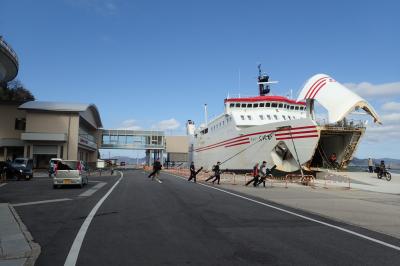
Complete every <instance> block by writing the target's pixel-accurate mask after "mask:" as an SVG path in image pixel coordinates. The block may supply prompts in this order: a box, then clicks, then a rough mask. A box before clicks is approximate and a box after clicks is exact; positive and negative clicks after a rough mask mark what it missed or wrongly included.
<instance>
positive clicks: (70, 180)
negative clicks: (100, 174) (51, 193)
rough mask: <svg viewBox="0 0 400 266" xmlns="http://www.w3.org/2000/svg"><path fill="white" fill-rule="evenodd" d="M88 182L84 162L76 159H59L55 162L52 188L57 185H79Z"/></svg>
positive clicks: (81, 185)
mask: <svg viewBox="0 0 400 266" xmlns="http://www.w3.org/2000/svg"><path fill="white" fill-rule="evenodd" d="M88 183H89V179H88V173H87V171H86V167H85V164H84V163H83V162H82V161H76V160H61V161H58V162H57V166H56V168H55V173H54V175H53V188H57V187H59V186H72V185H75V186H79V187H80V188H82V187H83V186H84V185H87V184H88Z"/></svg>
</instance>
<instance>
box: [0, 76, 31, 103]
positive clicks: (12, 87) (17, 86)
mask: <svg viewBox="0 0 400 266" xmlns="http://www.w3.org/2000/svg"><path fill="white" fill-rule="evenodd" d="M0 100H1V101H15V102H27V101H34V100H35V96H33V94H32V93H31V92H30V91H29V90H28V89H26V88H25V86H24V85H23V84H22V83H21V82H20V81H19V80H18V79H14V80H12V81H10V82H8V83H6V84H0Z"/></svg>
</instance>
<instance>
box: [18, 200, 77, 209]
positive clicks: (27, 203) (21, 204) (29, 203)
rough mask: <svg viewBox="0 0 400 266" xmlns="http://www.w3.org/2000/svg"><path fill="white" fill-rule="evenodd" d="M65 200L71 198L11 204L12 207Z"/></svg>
mask: <svg viewBox="0 0 400 266" xmlns="http://www.w3.org/2000/svg"><path fill="white" fill-rule="evenodd" d="M67 200H72V199H69V198H63V199H52V200H41V201H31V202H23V203H15V204H11V205H12V206H13V207H18V206H27V205H36V204H45V203H53V202H60V201H67Z"/></svg>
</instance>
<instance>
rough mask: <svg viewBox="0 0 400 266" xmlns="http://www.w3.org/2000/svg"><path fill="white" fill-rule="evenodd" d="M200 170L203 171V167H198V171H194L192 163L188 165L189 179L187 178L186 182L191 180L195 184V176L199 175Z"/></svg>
mask: <svg viewBox="0 0 400 266" xmlns="http://www.w3.org/2000/svg"><path fill="white" fill-rule="evenodd" d="M201 170H203V167H200V169H199V170H197V171H196V168H195V167H194V163H193V162H192V163H191V164H190V177H189V179H188V181H190V180H192V179H193V181H194V182H195V183H196V176H197V174H198V173H200V171H201Z"/></svg>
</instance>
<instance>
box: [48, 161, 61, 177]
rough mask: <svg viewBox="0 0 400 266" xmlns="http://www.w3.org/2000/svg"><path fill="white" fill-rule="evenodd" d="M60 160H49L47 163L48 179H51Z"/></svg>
mask: <svg viewBox="0 0 400 266" xmlns="http://www.w3.org/2000/svg"><path fill="white" fill-rule="evenodd" d="M61 160H62V159H60V158H51V159H50V162H49V177H50V178H52V177H53V175H54V173H55V168H56V166H57V163H58V162H59V161H61Z"/></svg>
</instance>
